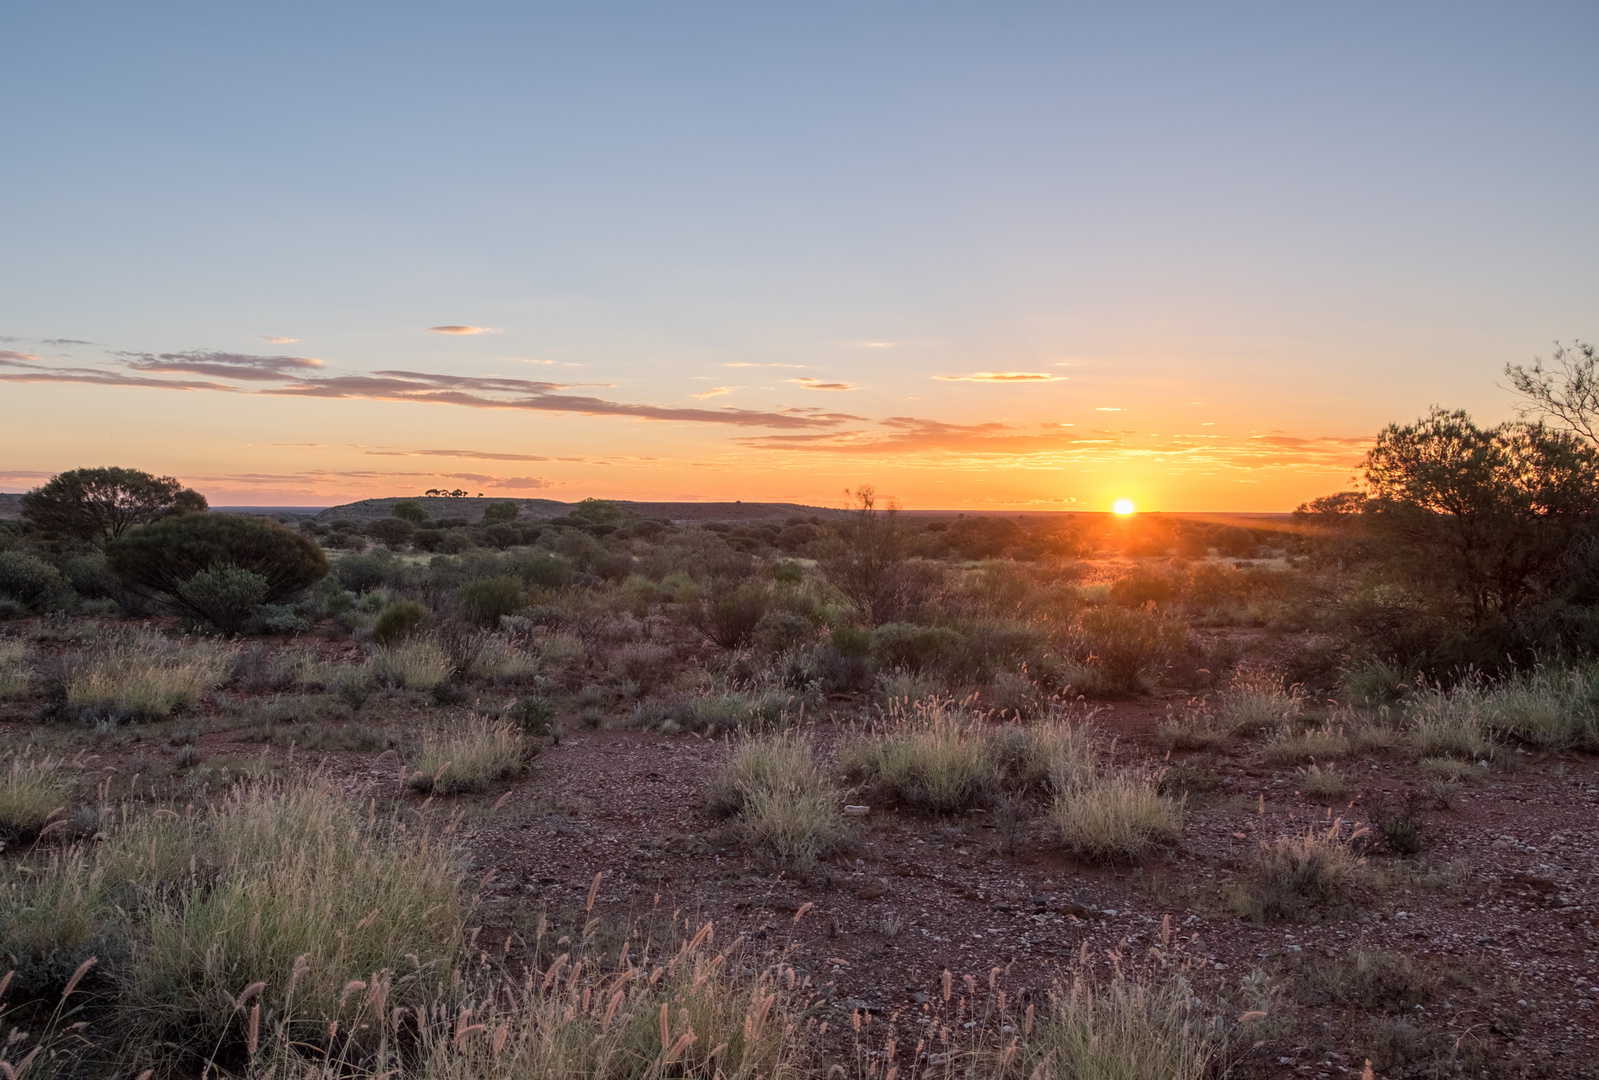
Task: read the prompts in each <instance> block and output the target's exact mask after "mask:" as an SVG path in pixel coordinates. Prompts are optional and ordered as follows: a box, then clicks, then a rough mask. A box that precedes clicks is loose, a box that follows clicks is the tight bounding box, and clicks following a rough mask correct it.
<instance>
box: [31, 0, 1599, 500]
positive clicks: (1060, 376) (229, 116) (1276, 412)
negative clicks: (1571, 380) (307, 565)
mask: <svg viewBox="0 0 1599 1080" xmlns="http://www.w3.org/2000/svg"><path fill="white" fill-rule="evenodd" d="M0 40H3V41H4V42H6V43H7V49H6V52H7V59H8V75H7V78H6V80H5V83H4V85H3V87H0V145H3V146H4V147H6V154H5V158H6V159H7V165H6V167H5V168H4V170H3V172H0V204H3V209H0V335H3V336H6V337H8V338H11V339H13V340H11V341H10V342H0V350H10V351H11V352H12V353H15V354H17V355H18V356H21V357H24V358H27V357H31V358H32V359H22V360H16V361H13V363H12V367H11V368H9V369H7V370H8V371H9V372H10V373H11V374H12V375H13V376H14V377H13V378H12V380H11V381H9V382H8V383H7V384H6V385H5V389H4V393H5V395H6V397H7V398H8V399H11V400H12V401H13V402H14V403H15V405H16V406H18V407H16V408H14V409H13V410H8V411H10V412H11V414H12V416H13V417H14V418H15V423H14V424H8V425H7V430H6V431H4V432H0V487H3V488H6V489H9V490H18V489H19V488H20V487H24V486H28V485H29V484H31V483H35V482H37V480H36V479H34V477H35V476H36V475H45V476H47V475H49V474H50V473H51V472H53V471H56V470H58V469H62V468H70V467H73V466H75V465H82V464H98V463H102V462H103V461H110V460H112V459H111V458H110V457H107V455H115V456H116V460H117V461H118V463H122V464H132V465H142V466H143V467H147V468H152V469H155V470H157V471H163V472H172V473H175V474H178V475H182V476H184V477H185V478H192V480H193V482H195V483H197V484H198V486H200V487H201V488H202V490H209V491H212V492H214V493H216V494H217V495H219V496H222V497H226V498H238V499H241V500H242V501H266V500H269V499H270V500H273V501H277V500H286V501H304V502H320V501H325V500H326V499H328V498H333V497H343V496H347V495H360V494H377V493H389V492H390V489H394V490H393V493H400V492H401V490H409V488H410V487H417V488H420V487H426V486H434V484H433V483H432V482H427V483H424V482H423V479H424V476H434V477H437V478H439V479H441V480H442V479H445V478H448V477H450V476H452V475H457V474H463V475H464V474H465V473H470V474H472V475H474V476H477V477H480V478H481V480H480V481H479V482H480V483H482V484H486V485H489V486H491V487H492V486H493V485H494V484H495V483H496V482H500V481H514V482H515V484H513V485H512V487H507V488H504V489H502V490H503V491H505V492H507V493H509V492H510V491H511V490H512V489H513V488H514V487H515V485H516V484H520V485H521V486H520V488H519V489H517V490H518V493H522V494H531V493H533V489H534V488H535V487H539V488H542V489H544V490H542V491H541V493H543V494H549V495H551V496H552V497H556V498H576V497H581V496H584V495H590V494H596V495H610V496H616V497H639V498H645V497H652V496H657V495H658V496H660V497H667V496H670V497H730V498H731V497H745V498H775V497H783V498H801V499H805V500H807V501H826V500H828V499H831V498H832V497H833V496H834V495H835V494H836V492H837V489H838V488H839V487H840V486H842V485H844V484H846V483H852V482H862V481H872V480H875V481H877V483H878V486H879V488H880V489H881V490H890V491H895V492H898V493H900V494H901V495H902V497H904V498H905V500H906V501H907V503H909V504H911V505H938V504H947V505H962V506H965V505H971V506H989V505H992V506H996V507H997V506H1001V505H1015V506H1044V505H1064V506H1078V505H1080V506H1090V505H1092V506H1096V507H1097V506H1098V504H1099V503H1100V502H1103V501H1105V500H1107V499H1108V498H1110V497H1112V496H1113V495H1115V494H1119V493H1122V492H1123V491H1124V490H1125V491H1126V492H1128V493H1132V494H1135V495H1137V496H1138V497H1139V498H1140V499H1141V500H1142V501H1144V502H1145V504H1146V505H1160V506H1164V507H1168V508H1173V509H1276V508H1282V507H1284V506H1285V505H1292V503H1293V502H1296V501H1298V500H1299V499H1300V498H1306V497H1310V496H1312V495H1315V494H1318V493H1321V492H1323V491H1326V490H1332V489H1333V488H1336V487H1339V486H1342V478H1343V477H1346V476H1347V474H1348V472H1349V467H1350V463H1351V461H1353V460H1358V456H1359V455H1358V444H1359V440H1361V439H1364V438H1369V436H1370V435H1371V434H1372V433H1374V432H1375V430H1376V429H1377V428H1378V427H1379V426H1380V425H1381V424H1382V423H1384V422H1386V421H1388V420H1393V419H1400V420H1403V419H1408V418H1410V417H1413V416H1414V415H1416V414H1417V413H1418V412H1420V411H1421V410H1422V409H1424V408H1425V407H1426V406H1427V405H1429V404H1431V403H1433V402H1438V403H1441V404H1447V405H1462V406H1465V407H1467V408H1470V409H1472V410H1473V411H1474V412H1475V413H1477V414H1479V415H1480V416H1481V417H1482V418H1483V419H1494V420H1497V419H1500V418H1502V417H1504V416H1506V415H1509V413H1510V409H1511V401H1510V398H1509V397H1508V396H1507V395H1506V394H1504V393H1503V392H1502V391H1500V390H1499V389H1497V387H1496V385H1495V383H1496V381H1502V380H1500V378H1499V370H1500V368H1501V367H1502V366H1503V364H1504V363H1505V362H1507V361H1510V362H1523V361H1526V360H1529V359H1531V357H1532V356H1533V355H1535V354H1539V353H1542V354H1545V355H1547V353H1548V351H1549V348H1550V342H1551V340H1552V339H1555V338H1559V339H1563V340H1569V339H1571V338H1574V337H1583V338H1586V339H1589V340H1592V339H1593V338H1594V337H1596V336H1599V256H1596V254H1595V252H1596V243H1595V242H1596V241H1599V199H1595V198H1594V195H1593V192H1594V189H1595V184H1596V181H1595V177H1596V176H1599V169H1596V167H1595V166H1596V164H1599V162H1596V160H1595V158H1596V155H1599V149H1596V148H1599V138H1596V136H1599V68H1596V66H1595V65H1594V64H1593V62H1592V56H1593V53H1594V50H1595V46H1596V45H1599V8H1596V7H1594V6H1593V5H1591V4H1543V5H1536V4H1528V5H1494V6H1488V5H1469V4H1447V5H1446V4H1429V5H1423V4H1398V5H1396V4H1383V5H1376V4H1371V5H1359V4H1342V5H1336V6H1334V5H1324V6H1321V7H1313V6H1309V5H1292V6H1290V5H1280V4H1273V5H1267V4H1260V5H1175V4H1173V5H1133V4H1117V5H1096V6H1079V7H1073V6H1068V5H1020V4H1012V5H1003V6H993V5H967V6H954V5H930V4H917V5H910V4H905V5H887V4H882V5H872V6H869V7H868V6H864V5H819V4H808V5H804V6H803V7H800V6H792V7H788V8H784V7H780V6H776V5H767V6H764V7H762V8H759V9H757V8H755V7H754V6H752V5H709V4H683V5H671V6H668V5H608V6H603V7H602V6H596V5H587V6H583V5H561V6H554V5H550V6H538V5H510V4H470V3H468V4H450V5H417V4H383V5H376V4H319V5H297V4H271V5H265V4H262V5H253V6H249V7H246V6H243V5H232V6H223V5H210V4H189V5H180V4H144V5H126V4H116V5H113V4H73V3H57V4H35V5H20V4H13V5H9V6H7V7H5V8H4V9H0ZM439 325H467V326H473V327H482V328H485V329H486V330H488V331H490V332H485V333H480V334H444V333H438V332H430V331H429V330H428V329H427V328H428V327H431V326H439ZM270 338H292V339H294V340H292V341H269V340H268V339H270ZM75 342H86V343H89V344H75ZM212 353H219V354H225V355H228V356H234V357H268V358H270V357H275V356H290V357H295V358H307V359H312V360H318V361H321V363H320V364H319V365H317V367H318V370H319V371H323V372H329V373H331V372H338V373H340V374H342V375H346V376H354V375H358V374H365V373H370V372H378V371H404V372H421V373H427V374H429V375H430V376H432V375H440V376H448V377H451V378H454V379H488V380H494V379H520V380H537V381H540V382H541V383H548V384H551V385H559V386H560V387H561V388H562V389H561V391H560V393H563V394H567V395H576V396H579V397H581V398H582V399H583V401H585V402H590V401H602V402H605V403H610V404H614V403H621V404H622V405H625V406H627V407H628V408H630V409H633V410H634V412H632V413H628V412H625V411H624V412H623V413H616V412H615V411H607V409H606V408H601V409H600V410H599V411H597V412H596V411H593V410H592V409H590V410H589V411H584V409H586V408H588V406H585V407H584V409H578V408H574V409H571V410H566V409H565V407H564V405H563V404H562V402H560V401H554V402H553V404H552V403H551V402H550V401H545V402H543V404H541V405H540V406H539V407H538V408H537V409H536V410H535V411H533V412H527V411H525V410H521V409H519V408H515V407H501V406H504V405H506V404H507V401H501V400H498V399H496V400H495V401H494V402H492V403H491V406H492V407H484V406H482V405H481V404H469V405H466V406H462V405H459V404H452V403H449V402H444V401H440V400H428V401H426V402H423V401H419V400H403V399H402V398H403V395H402V397H395V396H394V395H390V396H387V397H384V396H377V397H373V396H363V393H364V392H363V393H356V392H351V393H348V394H346V393H345V391H344V390H343V389H340V391H339V393H338V394H337V395H334V396H325V397H321V398H318V399H317V400H314V401H312V400H307V399H306V398H305V397H304V396H300V395H298V394H289V395H285V394H264V395H263V394H257V393H253V392H250V391H253V390H256V389H260V388H261V387H262V385H263V383H262V380H261V379H259V378H254V377H252V378H250V379H244V380H242V381H241V380H237V379H236V380H234V381H233V382H231V383H229V382H222V383H217V384H216V386H219V387H222V389H214V388H213V389H204V388H200V389H175V388H171V387H163V386H160V385H153V383H154V382H159V381H160V380H162V379H167V380H171V381H176V382H181V381H183V380H184V379H185V378H187V377H189V376H192V375H193V372H192V371H188V370H187V369H184V370H179V371H164V372H156V373H155V374H153V375H151V374H145V375H141V376H140V378H141V379H144V384H140V385H134V384H131V381H129V380H123V382H121V383H117V382H115V381H111V382H106V381H104V380H101V381H96V380H91V379H85V378H83V377H81V376H70V377H68V376H63V377H57V376H58V375H61V373H66V372H72V371H76V372H85V371H90V372H123V373H125V371H126V368H127V364H128V363H129V360H128V357H127V356H126V355H124V354H136V355H142V356H146V357H149V356H160V355H162V354H166V355H169V356H171V355H179V354H181V355H185V356H189V357H191V358H193V357H195V356H199V355H201V354H205V355H210V354H212ZM173 363H176V362H173ZM21 365H26V366H21ZM729 365H740V366H729ZM777 365H785V366H777ZM179 366H180V367H181V366H182V365H181V364H180V365H179ZM190 366H192V364H191V365H190ZM141 370H143V371H145V372H147V373H148V372H150V371H153V370H154V369H152V368H149V367H148V365H146V368H144V369H141ZM274 370H282V369H281V368H279V369H274ZM981 373H1025V374H1031V375H1035V376H1047V379H1045V378H1039V379H1034V380H1030V381H1025V380H1024V381H1013V382H1004V381H995V380H991V379H990V380H986V381H985V380H981V379H979V380H977V381H972V380H971V379H969V378H967V377H969V376H972V375H978V374H981ZM807 379H808V380H811V381H810V382H808V383H806V382H800V381H795V380H807ZM191 381H192V380H191ZM345 385H353V384H341V386H345ZM430 385H431V384H430ZM828 386H833V387H849V388H850V389H823V387H828ZM228 387H232V389H227V388H228ZM568 388H569V389H568ZM491 389H492V388H491ZM503 392H504V393H507V394H511V395H512V396H513V397H515V395H516V394H518V393H520V392H521V391H519V390H516V389H514V388H513V389H512V390H506V391H503ZM533 392H534V393H545V392H546V391H533ZM507 400H508V399H507ZM640 408H643V409H645V410H646V413H647V415H641V414H640V413H639V412H638V409H640ZM729 409H731V410H740V411H741V414H742V413H748V414H761V415H771V416H773V417H781V416H790V417H792V416H796V415H810V416H821V415H824V414H825V415H830V416H837V417H846V416H847V417H850V418H851V419H833V420H828V421H819V422H818V423H816V424H813V425H812V426H811V427H809V428H806V429H804V430H802V431H792V430H790V429H788V428H785V427H783V426H781V422H778V424H777V426H771V427H769V428H763V427H760V426H758V425H754V424H753V423H746V422H744V421H743V420H740V421H739V422H737V423H724V422H721V421H720V420H718V419H717V418H715V417H712V418H710V419H705V418H704V417H703V415H702V414H703V413H704V412H705V411H706V410H723V411H725V410H729ZM648 410H654V412H648ZM684 410H689V411H686V412H685V411H684ZM906 432H913V433H914V436H915V437H914V438H910V439H907V438H906V437H905V433H906ZM785 433H787V434H788V435H790V436H804V439H800V438H790V439H789V441H787V442H784V441H781V440H780V439H778V437H779V436H782V435H784V434H785ZM1095 433H1099V434H1095ZM1174 436H1175V437H1180V438H1185V439H1190V440H1196V439H1204V440H1209V442H1208V443H1203V444H1194V443H1192V442H1190V443H1186V444H1182V445H1180V446H1179V445H1176V444H1172V443H1170V442H1168V441H1166V440H1170V439H1171V438H1173V437H1174ZM1263 438H1264V439H1267V440H1268V442H1269V445H1271V446H1275V447H1278V448H1279V449H1282V448H1288V447H1290V446H1291V447H1292V449H1291V451H1290V450H1288V449H1284V452H1282V453H1258V452H1256V451H1259V450H1260V449H1261V446H1262V445H1263V444H1262V443H1260V442H1259V440H1261V439H1263ZM440 440H443V441H442V442H440ZM774 440H775V441H774ZM995 440H997V441H995ZM1029 440H1030V441H1029ZM1270 440H1276V441H1275V442H1270ZM1285 440H1297V442H1292V443H1290V442H1288V441H1285ZM278 443H282V444H285V445H277V444H278ZM286 444H294V445H293V446H289V445H286ZM437 449H448V450H459V451H462V452H473V453H480V454H482V455H484V456H483V457H481V458H479V459H478V460H477V462H476V463H475V464H474V463H473V462H472V461H471V460H470V459H469V458H465V457H460V456H454V457H451V456H449V455H445V456H444V457H438V456H433V455H430V454H429V453H428V451H432V450H437ZM402 453H403V454H410V455H412V457H411V458H409V459H406V458H400V459H397V460H410V461H411V465H412V466H414V467H407V468H406V469H398V468H394V469H390V470H389V472H387V473H386V472H384V468H388V466H387V465H384V464H383V462H377V463H376V464H377V465H379V466H382V467H374V461H373V460H371V459H372V458H373V457H374V455H376V456H378V457H383V456H385V455H387V456H388V457H389V458H390V459H391V463H392V460H396V459H394V455H396V454H402ZM508 454H510V455H520V456H522V457H526V458H534V459H560V458H571V459H573V460H570V461H559V460H549V461H543V460H538V461H532V462H529V463H527V465H528V467H527V468H521V469H520V470H519V471H508V470H507V468H506V467H505V466H504V463H503V462H501V464H500V465H494V464H493V463H494V462H495V461H496V460H499V458H503V457H504V456H505V455H508ZM496 455H498V458H497V457H496ZM6 470H10V471H9V472H7V471H6ZM427 470H434V471H433V472H427ZM396 485H398V487H396ZM256 496H259V497H260V499H259V500H256V499H255V497H256ZM1072 500H1076V501H1075V502H1073V501H1072ZM1201 504H1202V505H1201Z"/></svg>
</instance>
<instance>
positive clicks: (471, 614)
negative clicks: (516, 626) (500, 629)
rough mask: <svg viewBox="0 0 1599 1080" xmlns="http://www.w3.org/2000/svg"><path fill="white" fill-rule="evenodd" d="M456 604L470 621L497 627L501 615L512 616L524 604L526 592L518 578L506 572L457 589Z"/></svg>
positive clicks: (525, 603) (468, 583)
mask: <svg viewBox="0 0 1599 1080" xmlns="http://www.w3.org/2000/svg"><path fill="white" fill-rule="evenodd" d="M455 606H456V608H457V609H458V610H459V611H460V613H461V616H462V617H463V618H465V619H467V620H469V621H470V622H474V623H477V624H478V625H479V626H498V625H499V624H500V617H501V616H502V615H513V614H515V613H516V612H518V611H521V610H522V609H523V608H524V607H526V606H527V594H526V591H525V589H524V587H523V585H522V579H521V578H517V577H512V576H510V575H509V574H506V575H501V576H499V577H490V578H479V579H478V580H476V581H469V582H467V583H466V584H465V585H462V586H461V588H460V589H459V590H457V592H456V594H455Z"/></svg>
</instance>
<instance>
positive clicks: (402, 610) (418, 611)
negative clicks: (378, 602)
mask: <svg viewBox="0 0 1599 1080" xmlns="http://www.w3.org/2000/svg"><path fill="white" fill-rule="evenodd" d="M427 613H428V609H427V608H425V607H423V606H422V605H421V604H419V603H417V602H416V601H415V600H398V601H395V602H394V603H392V604H390V605H389V606H388V607H386V608H384V609H383V613H382V614H381V615H379V616H378V619H377V622H376V623H374V624H373V626H372V640H373V641H375V642H377V643H378V644H379V645H389V644H392V643H393V642H396V641H399V640H400V639H402V638H407V637H410V636H411V635H412V634H413V633H415V632H416V628H417V627H419V626H421V625H422V620H423V619H425V618H427Z"/></svg>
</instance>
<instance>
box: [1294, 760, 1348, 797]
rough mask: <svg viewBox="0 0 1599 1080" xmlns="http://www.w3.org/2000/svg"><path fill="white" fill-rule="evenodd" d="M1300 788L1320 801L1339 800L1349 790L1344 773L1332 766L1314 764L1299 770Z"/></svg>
mask: <svg viewBox="0 0 1599 1080" xmlns="http://www.w3.org/2000/svg"><path fill="white" fill-rule="evenodd" d="M1299 790H1301V791H1303V792H1304V793H1305V795H1306V796H1308V797H1309V798H1312V799H1316V800H1318V801H1320V802H1337V801H1339V800H1341V799H1342V798H1343V797H1344V796H1345V795H1346V794H1348V792H1349V786H1348V784H1346V783H1345V782H1344V774H1343V773H1341V772H1339V771H1338V770H1337V769H1335V768H1333V767H1332V766H1330V765H1329V766H1327V767H1326V768H1323V767H1322V766H1320V765H1312V766H1310V768H1308V769H1301V770H1299Z"/></svg>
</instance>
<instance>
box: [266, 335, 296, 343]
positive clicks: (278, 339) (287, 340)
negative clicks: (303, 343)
mask: <svg viewBox="0 0 1599 1080" xmlns="http://www.w3.org/2000/svg"><path fill="white" fill-rule="evenodd" d="M261 340H262V341H270V342H271V343H272V344H274V345H293V344H294V343H295V342H296V341H299V340H300V339H299V338H297V337H273V336H272V335H271V334H262V335H261Z"/></svg>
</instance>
